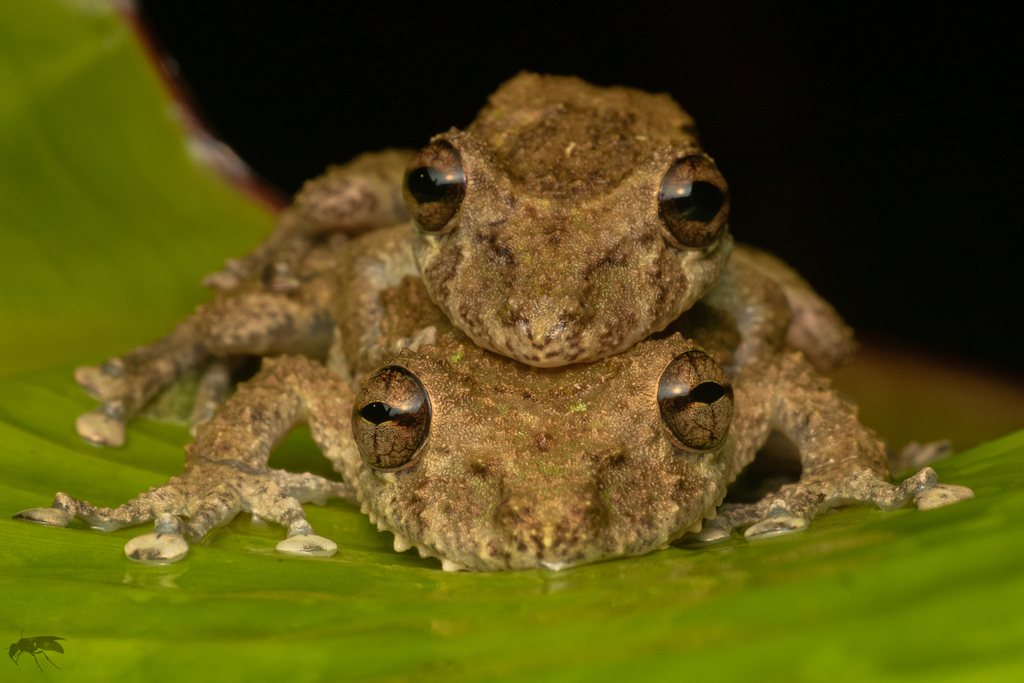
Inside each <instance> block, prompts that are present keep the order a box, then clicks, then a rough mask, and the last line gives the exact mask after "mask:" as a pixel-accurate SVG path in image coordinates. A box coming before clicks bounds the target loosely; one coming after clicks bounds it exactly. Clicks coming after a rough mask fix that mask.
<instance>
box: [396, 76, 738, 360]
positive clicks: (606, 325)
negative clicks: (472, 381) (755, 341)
mask: <svg viewBox="0 0 1024 683" xmlns="http://www.w3.org/2000/svg"><path fill="white" fill-rule="evenodd" d="M405 199H406V205H407V207H408V209H409V211H410V214H411V215H412V217H413V222H414V228H413V231H414V236H413V249H414V252H415V255H416V259H417V262H418V264H419V267H420V272H421V273H422V275H423V278H424V280H425V281H426V284H427V288H428V290H429V292H430V295H431V297H432V298H433V299H434V301H435V302H436V303H437V304H438V305H439V306H440V307H441V308H442V309H443V310H444V312H445V313H446V314H447V315H448V316H449V317H450V318H451V320H452V321H453V322H454V323H455V324H456V325H457V326H458V327H459V328H460V329H462V330H463V331H464V332H465V333H466V334H467V335H469V336H470V337H471V338H472V339H473V341H475V342H476V343H477V344H479V345H481V346H483V347H485V348H488V349H490V350H492V351H495V352H497V353H500V354H502V355H506V356H509V357H511V358H515V359H516V360H518V361H520V362H523V363H526V364H528V365H533V366H537V367H552V366H559V365H566V364H569V363H576V362H584V361H593V360H597V359H599V358H604V357H606V356H609V355H614V354H616V353H620V352H622V351H624V350H625V349H627V348H629V347H630V346H632V345H633V344H635V343H636V342H638V341H639V340H641V339H644V338H646V337H647V336H649V335H650V334H651V333H653V332H657V331H659V330H662V329H664V327H665V326H666V325H667V324H668V323H669V322H671V321H672V320H673V319H675V318H676V317H678V316H679V314H680V313H682V312H683V311H685V310H686V309H688V308H689V307H690V306H692V305H693V303H694V302H695V301H697V299H699V298H700V297H701V296H703V295H704V293H705V292H706V291H707V290H708V289H709V288H710V287H711V285H712V284H714V282H715V280H716V279H717V277H718V275H719V273H720V272H721V270H722V268H723V267H724V265H725V262H726V260H727V258H728V256H729V252H730V250H731V247H732V238H731V237H730V236H729V233H728V225H727V219H728V213H729V194H728V187H727V186H726V183H725V180H724V179H723V177H722V175H721V173H719V171H718V169H717V168H716V167H715V164H714V162H713V161H712V160H711V158H710V157H708V156H707V154H705V153H704V152H703V151H702V150H701V149H700V146H699V145H698V143H697V139H696V133H695V131H694V128H693V121H692V119H690V117H689V116H688V115H687V114H686V113H685V112H684V111H683V110H682V109H680V108H679V106H678V105H677V104H676V103H675V102H673V101H672V100H671V98H669V97H668V96H667V95H652V94H649V93H644V92H641V91H638V90H632V89H628V88H598V87H595V86H591V85H588V84H586V83H584V82H583V81H581V80H579V79H577V78H565V77H553V76H539V75H537V74H520V75H519V76H517V77H516V78H514V79H512V80H511V81H509V82H508V83H506V84H505V85H503V86H502V87H501V88H500V89H499V90H498V91H497V92H496V93H495V94H494V95H493V96H492V97H491V99H490V101H489V103H488V106H487V107H485V108H484V110H483V111H482V112H481V113H480V115H479V116H478V117H477V119H476V121H474V122H473V124H472V125H470V126H469V127H468V128H467V129H466V130H465V131H458V130H455V129H453V130H452V131H450V132H448V133H445V134H443V135H439V136H437V137H435V138H434V139H433V141H432V142H431V144H430V145H428V146H427V147H425V148H424V149H423V150H421V151H420V153H419V154H418V155H417V156H416V157H415V158H414V159H413V160H412V162H411V163H410V165H409V167H408V171H407V173H406V178H405Z"/></svg>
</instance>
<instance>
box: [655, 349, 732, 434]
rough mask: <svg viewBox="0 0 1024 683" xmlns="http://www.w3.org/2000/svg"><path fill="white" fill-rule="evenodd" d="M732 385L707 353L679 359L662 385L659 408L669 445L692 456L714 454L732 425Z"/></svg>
mask: <svg viewBox="0 0 1024 683" xmlns="http://www.w3.org/2000/svg"><path fill="white" fill-rule="evenodd" d="M732 407H733V405H732V383H731V382H729V378H728V376H726V374H725V371H724V370H722V367H721V366H720V365H719V364H718V363H716V362H715V361H714V360H713V359H712V358H711V357H710V356H709V355H708V354H706V353H704V352H703V351H698V350H694V351H687V352H686V353H683V354H680V355H678V356H676V357H675V358H674V359H673V360H672V362H671V363H669V364H668V367H667V368H665V372H663V373H662V375H661V381H660V382H659V383H658V408H660V409H661V421H662V422H663V423H664V424H665V429H666V431H667V433H668V437H669V441H671V442H672V443H673V444H674V445H675V446H676V447H677V448H681V449H683V450H685V451H690V452H692V453H707V452H709V451H713V450H715V449H716V448H718V447H719V446H721V445H722V443H723V442H724V441H725V437H726V436H727V435H728V434H729V424H730V423H731V422H732Z"/></svg>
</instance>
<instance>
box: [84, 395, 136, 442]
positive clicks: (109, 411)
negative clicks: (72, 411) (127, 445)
mask: <svg viewBox="0 0 1024 683" xmlns="http://www.w3.org/2000/svg"><path fill="white" fill-rule="evenodd" d="M75 431H77V432H78V435H79V436H80V437H82V439H84V440H85V442H86V443H88V444H91V445H93V446H113V447H114V448H117V447H118V446H123V445H124V440H125V426H124V410H123V408H122V407H121V402H120V401H107V402H106V403H104V404H103V405H101V406H100V407H99V408H96V409H95V410H93V411H90V412H88V413H83V414H82V415H79V416H78V419H77V420H75Z"/></svg>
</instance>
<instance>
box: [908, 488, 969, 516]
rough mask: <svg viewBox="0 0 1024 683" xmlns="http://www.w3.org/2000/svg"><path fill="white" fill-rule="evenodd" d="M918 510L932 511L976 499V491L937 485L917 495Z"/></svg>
mask: <svg viewBox="0 0 1024 683" xmlns="http://www.w3.org/2000/svg"><path fill="white" fill-rule="evenodd" d="M916 498H917V509H918V510H931V509H933V508H940V507H944V506H946V505H952V504H953V503H959V502H961V501H964V500H969V499H970V498H974V491H972V490H970V489H969V488H967V487H966V486H958V485H957V484H936V485H935V486H934V487H932V488H930V489H928V490H927V491H922V492H920V493H918V494H917V496H916Z"/></svg>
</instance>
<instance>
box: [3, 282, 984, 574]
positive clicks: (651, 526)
mask: <svg viewBox="0 0 1024 683" xmlns="http://www.w3.org/2000/svg"><path fill="white" fill-rule="evenodd" d="M381 308H382V316H381V318H380V337H379V338H378V339H377V340H376V341H375V342H374V343H372V344H370V345H368V347H367V348H366V349H364V351H363V352H362V353H360V354H359V355H358V359H356V360H353V361H352V363H351V365H350V366H349V367H348V368H341V370H342V371H344V373H345V374H347V375H348V376H349V377H354V378H355V379H353V380H351V383H350V382H349V381H346V380H344V379H342V376H341V374H339V373H338V372H334V371H332V370H331V369H328V368H327V367H325V366H324V365H321V364H320V363H318V362H316V361H314V360H310V359H308V358H305V357H296V356H282V357H279V358H276V359H270V358H268V359H265V360H264V363H263V368H262V369H261V371H260V372H259V373H258V374H257V375H256V376H255V377H254V378H253V379H251V380H250V381H248V382H246V383H244V384H242V385H240V386H239V389H238V391H237V393H236V394H235V395H234V396H233V397H232V398H231V399H230V400H228V401H227V403H225V404H224V405H223V406H222V407H221V408H220V409H219V410H218V411H217V412H216V414H215V416H214V418H213V419H212V420H210V421H208V422H206V423H205V424H203V425H202V426H200V428H199V430H198V435H197V438H196V440H195V441H194V442H193V443H192V444H190V445H189V446H188V447H187V448H186V452H187V460H186V471H185V473H184V474H182V475H181V476H178V477H174V478H172V479H171V480H170V481H169V482H168V483H167V484H165V485H163V486H160V487H157V488H154V489H151V490H150V491H149V492H147V493H144V494H142V495H140V496H139V497H138V498H136V499H135V500H132V501H130V502H128V503H126V504H124V505H122V506H121V507H119V508H117V509H109V508H96V507H94V506H92V505H90V504H89V503H86V502H84V501H81V500H78V499H75V498H72V497H70V496H68V495H66V494H64V493H59V494H57V496H56V498H55V500H54V503H53V506H52V507H50V508H35V509H31V510H26V511H24V512H22V513H19V514H18V515H17V517H18V518H21V519H27V520H32V521H37V522H43V523H47V524H51V525H56V526H64V525H67V524H68V523H69V522H70V521H71V520H72V519H73V518H74V517H76V516H77V517H79V518H81V519H83V520H85V521H86V522H87V523H88V524H90V525H92V526H94V527H97V528H100V529H104V530H112V529H116V528H120V527H123V526H127V525H133V524H140V523H143V522H146V521H149V520H156V524H155V529H154V531H153V532H152V533H149V534H145V535H142V536H139V537H137V538H135V539H133V540H131V541H129V543H128V544H127V546H126V548H125V552H126V554H127V555H128V557H130V558H131V559H134V560H137V561H148V562H172V561H175V560H178V559H181V558H182V557H184V556H185V555H186V554H187V552H188V548H189V545H188V543H189V541H191V542H201V540H202V539H203V537H204V536H205V535H206V534H207V533H209V532H210V531H211V530H212V529H214V528H215V527H217V526H219V525H223V524H225V523H227V522H228V521H229V520H230V519H231V518H232V517H234V516H235V515H236V514H238V513H239V512H243V511H244V512H248V513H251V514H253V515H255V516H257V517H260V518H262V519H265V520H268V521H272V522H275V523H278V524H281V525H283V526H284V527H286V528H287V530H288V531H287V533H288V538H286V539H285V540H283V541H281V543H280V544H278V546H277V547H278V550H280V551H281V552H284V553H291V554H299V555H331V554H333V553H334V552H335V551H336V549H337V546H336V545H335V543H334V542H333V541H330V540H328V539H326V538H323V537H321V536H318V535H316V534H315V532H314V530H313V529H312V527H311V526H310V524H309V523H308V522H307V521H306V519H305V514H304V511H303V508H302V504H301V503H302V502H306V501H316V502H323V501H324V500H325V499H326V498H328V497H332V496H340V497H344V498H346V499H348V500H349V501H351V502H352V503H353V504H356V505H359V506H360V509H361V510H362V511H363V512H364V513H365V514H367V515H368V516H369V518H370V520H371V521H372V522H374V523H375V524H376V525H377V527H378V528H379V529H380V530H382V531H385V530H386V531H390V532H391V533H393V534H394V546H395V549H396V550H397V551H404V550H408V549H409V548H412V547H415V548H416V549H417V550H418V551H419V553H420V554H421V555H422V556H424V557H436V558H438V559H439V560H441V562H442V566H443V568H444V569H446V570H459V569H468V570H476V571H501V570H517V569H530V568H546V569H551V570H558V569H563V568H566V567H571V566H575V565H579V564H582V563H587V562H594V561H598V560H603V559H609V558H614V557H620V556H630V555H639V554H643V553H647V552H650V551H652V550H655V549H658V548H664V547H666V546H667V545H668V544H669V543H671V542H673V541H675V540H677V539H680V538H682V537H684V536H686V535H689V538H690V539H692V540H697V541H704V542H712V541H717V540H722V539H725V538H728V537H730V535H731V531H732V529H733V528H734V527H739V526H747V527H748V528H747V530H746V532H745V534H746V536H747V537H748V538H750V537H758V536H763V535H771V534H775V533H780V532H787V531H796V530H799V529H801V528H803V527H805V526H806V524H807V522H808V521H810V520H811V519H813V518H814V516H816V515H817V514H820V513H821V512H822V511H824V510H826V509H828V508H830V507H834V506H837V505H845V504H849V503H854V502H861V503H868V504H874V505H877V506H878V507H880V508H882V509H893V508H898V507H901V506H904V505H906V504H908V503H909V502H911V501H916V503H917V505H918V507H920V508H929V507H937V506H940V505H945V504H949V503H953V502H957V501H959V500H963V499H965V498H968V497H971V496H972V495H973V494H972V493H971V492H970V490H969V489H966V488H964V487H960V486H951V485H944V484H939V483H938V482H937V479H936V475H935V472H934V470H931V469H930V468H924V469H922V470H921V471H920V472H918V473H917V474H916V475H914V476H912V477H910V478H909V479H907V480H906V481H904V482H903V483H901V484H899V485H897V486H894V485H892V484H890V483H889V482H888V481H887V480H886V477H887V469H886V458H885V451H884V449H883V447H882V445H881V443H880V442H879V441H878V440H877V439H875V437H874V434H873V433H872V432H871V431H870V430H869V429H867V428H865V427H864V426H863V425H861V424H860V423H859V422H858V421H857V418H856V413H855V409H854V408H853V407H852V406H851V405H850V404H849V403H847V402H846V401H845V400H844V399H842V398H841V397H840V396H839V395H838V394H837V393H835V392H833V391H831V390H829V389H828V387H827V381H825V380H823V379H822V378H820V377H819V376H818V375H816V373H815V371H814V370H813V369H812V368H811V367H810V365H809V364H808V363H807V361H805V360H804V359H803V357H802V356H801V355H800V354H798V353H783V354H781V355H778V356H776V357H773V358H770V359H766V360H760V361H754V362H751V363H749V364H747V365H746V366H745V367H743V368H742V369H740V370H737V371H735V376H734V377H733V378H732V379H730V377H729V375H728V374H727V373H726V372H725V371H724V370H723V369H722V366H721V365H719V363H718V362H716V361H715V360H714V358H715V356H718V357H726V356H729V355H730V354H733V353H734V351H735V350H734V349H732V348H730V346H733V345H734V344H733V342H730V341H729V340H730V339H731V337H730V336H729V335H728V334H723V333H722V332H721V330H720V329H719V328H720V327H721V323H720V322H717V321H715V320H714V318H713V316H704V317H703V318H701V316H700V315H698V314H695V317H694V319H693V320H692V321H691V324H690V330H689V331H690V332H692V333H694V335H695V336H697V337H698V338H700V337H704V339H705V342H703V343H706V344H707V347H706V348H702V347H701V346H699V345H698V343H696V342H694V341H691V340H688V339H686V338H684V337H683V336H682V335H681V334H679V333H672V334H669V335H667V336H665V337H663V338H658V339H651V340H648V341H645V342H641V343H640V344H638V345H636V346H634V347H633V348H631V349H629V350H627V351H625V352H624V353H621V354H618V355H616V356H612V357H609V358H605V359H602V360H600V361H597V362H595V363H590V364H585V365H573V366H567V367H562V368H535V367H528V366H524V365H522V364H519V363H517V362H516V361H513V360H511V359H509V358H506V357H503V356H499V355H497V354H494V353H491V352H489V351H486V350H483V349H481V348H479V347H478V346H476V345H475V344H474V343H473V342H472V341H471V340H470V339H469V338H468V337H466V335H464V334H463V333H462V332H461V331H459V330H457V329H455V328H454V327H453V326H452V325H451V323H450V322H449V321H448V319H447V318H446V317H445V316H444V315H443V313H441V312H440V311H439V310H438V309H437V308H436V307H434V306H432V305H431V304H430V303H429V297H428V295H427V293H426V291H425V289H424V287H423V285H422V283H421V282H420V281H419V280H418V279H415V278H406V279H404V280H403V282H402V284H401V286H399V287H397V288H394V289H391V290H387V291H386V292H385V293H384V295H383V296H382V301H381ZM372 367H376V369H375V370H373V371H371V372H367V370H368V369H370V368H372ZM302 422H308V423H309V426H310V431H311V434H312V436H313V439H314V440H315V441H316V442H317V443H318V444H319V446H320V448H321V449H322V451H323V453H324V455H325V456H326V457H327V458H328V459H329V460H330V461H331V462H332V464H333V466H334V468H335V469H336V470H337V471H338V472H340V473H341V475H342V478H343V481H342V482H334V481H329V480H327V479H323V478H321V477H317V476H315V475H312V474H295V473H290V472H285V471H280V470H274V469H272V468H269V467H268V465H267V461H268V457H269V454H270V451H271V449H272V448H273V447H274V445H275V444H277V443H279V442H280V440H281V439H282V438H283V436H284V435H285V434H286V433H287V432H288V431H289V430H290V429H292V428H293V427H294V426H295V425H297V424H299V423H302ZM773 429H774V430H779V431H781V432H783V433H785V434H786V435H787V436H788V437H789V438H790V439H791V440H792V441H793V443H794V444H795V445H796V446H797V448H798V450H799V452H800V457H801V460H802V464H803V474H802V475H801V477H800V480H799V481H798V482H796V483H794V484H791V485H789V486H786V487H783V488H782V489H781V490H779V491H778V492H777V493H775V494H772V495H771V496H769V497H766V498H764V499H762V500H761V501H759V502H757V503H753V504H749V505H740V506H730V507H728V508H727V509H726V508H723V509H721V510H719V506H721V505H722V502H723V499H724V497H725V495H726V492H727V487H728V485H729V484H730V483H731V482H732V481H734V480H735V478H736V477H737V475H738V474H739V473H740V471H741V470H742V469H743V468H744V467H745V466H746V465H748V464H749V463H750V462H751V461H752V460H753V459H754V456H755V454H756V452H757V451H758V449H759V448H760V447H761V445H762V444H763V443H764V442H765V440H766V439H767V438H768V435H769V434H770V432H771V431H772V430H773Z"/></svg>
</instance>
